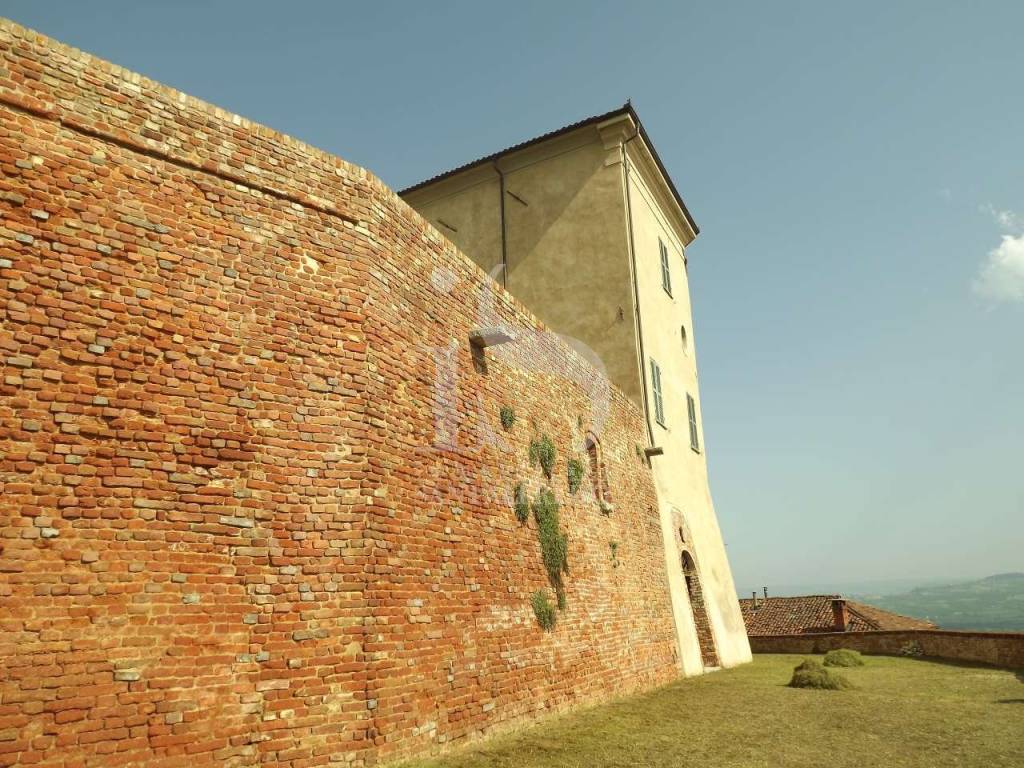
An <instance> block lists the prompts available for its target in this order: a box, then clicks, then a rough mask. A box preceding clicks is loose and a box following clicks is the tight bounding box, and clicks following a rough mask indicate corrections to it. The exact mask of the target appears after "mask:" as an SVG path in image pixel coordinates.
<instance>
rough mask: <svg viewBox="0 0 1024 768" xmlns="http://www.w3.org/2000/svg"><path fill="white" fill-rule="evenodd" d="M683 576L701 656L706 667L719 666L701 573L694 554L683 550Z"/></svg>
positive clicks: (681, 558)
mask: <svg viewBox="0 0 1024 768" xmlns="http://www.w3.org/2000/svg"><path fill="white" fill-rule="evenodd" d="M680 560H681V562H682V567H683V577H684V578H685V579H686V591H687V593H688V594H689V595H690V610H692V611H693V625H694V626H695V627H696V628H697V642H698V643H700V658H701V661H702V662H703V663H704V666H705V667H717V666H718V665H719V662H718V651H717V650H716V648H715V637H714V635H713V634H712V633H711V624H710V622H709V621H708V610H707V607H706V606H705V605H704V591H703V590H702V589H701V586H700V575H699V574H698V573H697V564H696V563H694V561H693V556H692V555H690V553H689V552H687V551H686V550H683V553H682V555H681V557H680Z"/></svg>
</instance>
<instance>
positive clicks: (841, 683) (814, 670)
mask: <svg viewBox="0 0 1024 768" xmlns="http://www.w3.org/2000/svg"><path fill="white" fill-rule="evenodd" d="M789 687H790V688H813V689H815V690H819V691H847V690H850V689H851V688H853V683H851V682H850V681H849V680H847V679H846V678H845V677H843V676H842V675H841V674H839V673H838V672H833V671H832V670H831V669H825V667H823V666H822V665H821V663H820V662H817V661H814V660H813V659H804V661H803V663H801V664H800V665H799V666H798V667H796V668H794V669H793V678H792V679H791V680H790V681H789Z"/></svg>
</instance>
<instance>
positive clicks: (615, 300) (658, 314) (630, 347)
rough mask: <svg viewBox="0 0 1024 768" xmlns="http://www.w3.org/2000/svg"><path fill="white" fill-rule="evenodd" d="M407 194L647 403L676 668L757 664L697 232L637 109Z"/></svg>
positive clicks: (599, 119) (570, 128) (637, 398)
mask: <svg viewBox="0 0 1024 768" xmlns="http://www.w3.org/2000/svg"><path fill="white" fill-rule="evenodd" d="M400 194H401V196H402V197H403V198H404V199H405V200H406V202H408V203H409V205H411V206H412V207H413V208H415V209H416V210H417V211H419V212H420V213H421V214H422V215H423V216H424V217H425V218H427V219H429V220H430V221H431V222H432V223H433V224H434V225H435V226H436V227H437V228H438V230H440V231H441V232H443V233H445V234H446V235H447V236H448V237H449V238H450V239H451V241H452V242H453V243H454V244H455V245H456V246H457V247H458V248H459V249H460V250H462V251H463V252H464V253H465V254H467V255H468V256H469V257H470V258H472V259H473V260H474V261H475V262H476V263H477V264H479V265H480V266H481V267H482V268H483V269H484V270H486V271H487V272H489V273H490V274H491V275H492V276H494V277H495V279H496V280H497V281H498V282H499V283H502V284H503V285H505V287H506V288H507V289H508V290H509V291H511V292H512V293H513V294H515V295H516V296H517V297H518V298H519V299H520V300H521V301H522V302H523V303H524V304H526V306H527V307H529V308H530V309H532V310H533V311H534V313H535V314H536V315H537V316H538V317H540V318H541V319H542V320H543V321H544V322H545V323H546V324H547V325H548V326H549V327H551V328H552V329H553V330H555V331H556V332H558V333H560V334H562V335H565V336H569V337H572V338H575V339H578V340H579V341H581V342H582V343H583V344H584V345H586V346H587V347H589V348H590V349H591V350H593V352H594V354H595V355H596V356H597V357H598V358H599V359H600V361H601V362H602V363H603V364H604V366H605V367H606V369H607V372H608V376H609V379H610V380H611V382H612V383H613V384H615V385H617V386H618V387H620V388H621V389H622V390H623V391H624V392H625V393H626V394H627V395H629V396H630V397H631V398H632V399H633V400H634V401H635V402H636V403H637V404H638V405H639V406H640V407H641V408H642V409H643V411H644V414H645V416H646V420H647V424H648V442H649V444H648V445H647V446H645V449H646V452H647V453H648V454H649V455H650V459H649V460H650V462H651V466H652V469H653V472H654V475H655V481H656V484H657V488H658V497H659V503H660V507H661V509H660V517H661V524H662V534H663V536H664V541H665V565H666V573H667V578H668V584H669V590H670V592H671V595H672V602H673V609H674V614H675V622H676V631H677V636H678V642H679V655H680V664H681V668H682V670H683V672H684V673H685V674H687V675H692V674H699V673H701V672H703V671H704V670H705V669H706V668H712V667H716V666H727V667H728V666H734V665H736V664H741V663H743V662H746V661H749V660H750V646H749V644H748V642H747V636H746V631H745V629H744V625H743V619H742V616H741V614H740V609H739V603H738V600H737V596H736V590H735V587H734V584H733V580H732V572H731V570H730V568H729V562H728V558H727V557H726V553H725V547H724V544H723V541H722V535H721V531H720V530H719V527H718V521H717V519H716V517H715V511H714V506H713V504H712V501H711V492H710V488H709V485H708V476H707V463H706V460H705V454H704V434H703V426H702V419H701V413H700V393H699V389H698V378H697V358H696V347H695V343H694V332H693V316H692V311H691V307H690V294H689V281H688V276H687V269H686V255H685V249H686V247H687V246H688V245H689V244H690V243H691V242H692V241H693V239H694V238H695V237H696V236H697V233H698V229H697V226H696V224H695V223H694V221H693V219H692V217H691V216H690V214H689V212H688V211H687V210H686V206H685V204H684V203H683V200H682V198H681V197H680V196H679V193H678V192H677V191H676V188H675V186H674V185H673V183H672V181H671V179H670V178H669V176H668V174H667V173H666V171H665V169H664V166H663V165H662V163H661V161H660V159H659V158H658V155H657V152H656V151H655V149H654V146H653V145H652V144H651V142H650V140H649V139H648V137H647V135H646V132H645V131H644V129H643V126H642V124H641V123H640V120H639V118H638V117H637V115H636V112H635V111H634V110H633V108H632V107H631V106H630V105H628V104H627V105H625V106H624V107H622V108H620V109H617V110H615V111H613V112H609V113H607V114H604V115H598V116H596V117H593V118H590V119H588V120H584V121H582V122H580V123H576V124H574V125H571V126H568V127H566V128H563V129H561V130H559V131H555V132H553V133H549V134H546V135H544V136H541V137H539V138H537V139H534V140H532V141H528V142H525V143H523V144H519V145H517V146H515V147H511V148H509V149H506V150H503V151H502V152H499V153H496V154H494V155H490V156H488V157H485V158H481V159H480V160H477V161H475V162H472V163H469V164H467V165H464V166H461V167H460V168H456V169H454V170H453V171H449V172H448V173H445V174H442V175H441V176H437V177H435V178H433V179H429V180H428V181H425V182H423V183H421V184H417V185H416V186H414V187H410V188H409V189H406V190H404V191H402V192H401V193H400Z"/></svg>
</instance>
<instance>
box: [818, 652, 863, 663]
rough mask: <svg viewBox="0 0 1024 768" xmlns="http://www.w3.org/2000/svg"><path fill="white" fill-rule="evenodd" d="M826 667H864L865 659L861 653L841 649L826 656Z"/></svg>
mask: <svg viewBox="0 0 1024 768" xmlns="http://www.w3.org/2000/svg"><path fill="white" fill-rule="evenodd" d="M825 666H826V667H863V666H864V657H863V656H861V655H860V651H854V650H851V649H849V648H839V649H838V650H835V651H829V652H828V653H826V654H825Z"/></svg>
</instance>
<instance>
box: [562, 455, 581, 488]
mask: <svg viewBox="0 0 1024 768" xmlns="http://www.w3.org/2000/svg"><path fill="white" fill-rule="evenodd" d="M566 475H567V477H568V480H569V493H572V494H575V493H576V491H578V490H579V489H580V486H581V485H582V484H583V462H582V461H580V460H579V459H569V465H568V467H567V469H566Z"/></svg>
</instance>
